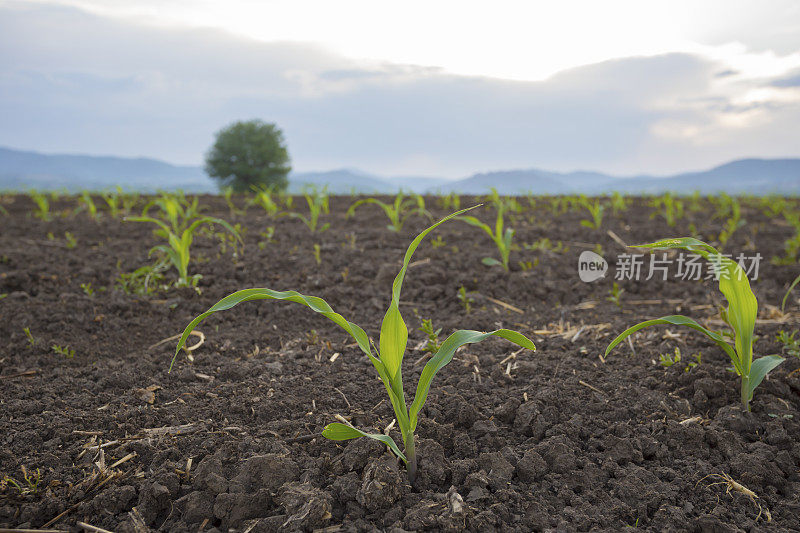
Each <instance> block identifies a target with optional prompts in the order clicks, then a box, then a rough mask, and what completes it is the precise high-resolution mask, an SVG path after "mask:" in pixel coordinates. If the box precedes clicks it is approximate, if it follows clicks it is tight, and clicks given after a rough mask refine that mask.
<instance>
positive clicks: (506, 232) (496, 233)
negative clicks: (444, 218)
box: [458, 204, 514, 271]
mask: <svg viewBox="0 0 800 533" xmlns="http://www.w3.org/2000/svg"><path fill="white" fill-rule="evenodd" d="M496 209H497V217H496V218H495V222H494V228H492V227H491V226H489V225H488V224H484V223H483V222H481V221H480V219H478V218H477V217H473V216H470V215H467V216H460V217H458V219H459V220H462V221H464V222H466V223H467V224H469V225H470V226H475V227H476V228H480V229H482V230H483V231H485V232H486V234H487V235H488V236H489V237H490V238H491V239H492V241H493V242H494V244H495V246H497V251H498V252H500V261H498V260H497V259H495V258H493V257H484V258H483V259H482V260H481V261H482V262H483V264H484V265H488V266H495V265H502V267H503V268H504V269H506V271H508V257H509V255H510V254H511V242H512V240H513V239H514V230H513V229H511V228H505V229H504V221H503V212H504V209H503V207H502V204H499V205H497V206H496Z"/></svg>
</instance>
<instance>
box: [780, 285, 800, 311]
mask: <svg viewBox="0 0 800 533" xmlns="http://www.w3.org/2000/svg"><path fill="white" fill-rule="evenodd" d="M798 283H800V276H797V277H796V278H794V281H793V282H792V284H791V285H789V289H788V290H787V291H786V294H784V295H783V300H782V301H781V313H783V312H784V311H785V309H786V300H787V299H788V298H789V295H790V294H791V293H792V291H793V290H794V288H795V287H796V286H797V284H798Z"/></svg>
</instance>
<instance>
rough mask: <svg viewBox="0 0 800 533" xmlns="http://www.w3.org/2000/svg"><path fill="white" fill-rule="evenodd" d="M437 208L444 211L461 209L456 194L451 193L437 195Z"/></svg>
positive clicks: (459, 199)
mask: <svg viewBox="0 0 800 533" xmlns="http://www.w3.org/2000/svg"><path fill="white" fill-rule="evenodd" d="M438 198H439V207H441V208H442V209H444V210H446V211H452V210H453V209H455V210H456V211H458V210H459V209H461V198H460V197H459V196H458V194H456V193H454V192H451V193H450V194H444V195H439V196H438Z"/></svg>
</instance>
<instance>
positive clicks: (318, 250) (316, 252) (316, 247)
mask: <svg viewBox="0 0 800 533" xmlns="http://www.w3.org/2000/svg"><path fill="white" fill-rule="evenodd" d="M314 261H316V262H317V264H318V265H321V264H322V248H321V247H320V245H319V244H314Z"/></svg>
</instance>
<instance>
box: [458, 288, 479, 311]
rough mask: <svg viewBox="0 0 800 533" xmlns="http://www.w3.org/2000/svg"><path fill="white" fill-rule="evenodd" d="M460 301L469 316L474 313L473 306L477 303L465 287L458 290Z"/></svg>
mask: <svg viewBox="0 0 800 533" xmlns="http://www.w3.org/2000/svg"><path fill="white" fill-rule="evenodd" d="M458 301H460V302H461V306H462V307H463V308H464V312H465V313H467V314H469V313H470V312H471V311H472V304H474V303H475V300H474V299H473V298H472V297H471V296H470V295H469V294H467V289H466V288H465V287H464V286H463V285H462V286H461V287H459V288H458Z"/></svg>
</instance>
